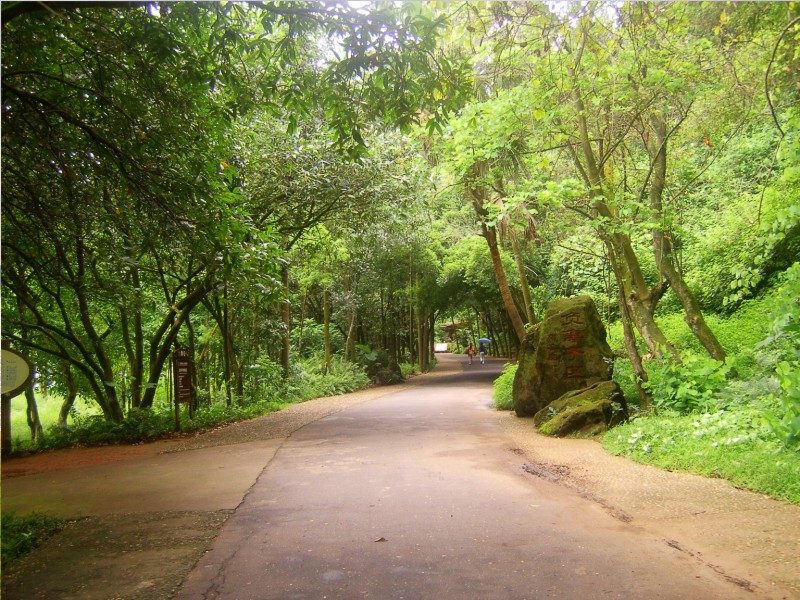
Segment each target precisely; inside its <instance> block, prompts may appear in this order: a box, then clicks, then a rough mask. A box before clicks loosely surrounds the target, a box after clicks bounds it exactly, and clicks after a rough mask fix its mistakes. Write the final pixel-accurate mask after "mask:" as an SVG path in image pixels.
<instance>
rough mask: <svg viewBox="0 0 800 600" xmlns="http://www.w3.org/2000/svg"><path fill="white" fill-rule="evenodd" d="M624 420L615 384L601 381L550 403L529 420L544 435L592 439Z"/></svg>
mask: <svg viewBox="0 0 800 600" xmlns="http://www.w3.org/2000/svg"><path fill="white" fill-rule="evenodd" d="M627 419H628V405H627V404H626V402H625V396H624V395H623V394H622V390H621V389H620V387H619V385H618V384H617V382H616V381H602V382H600V383H595V384H594V385H592V386H590V387H588V388H586V389H583V390H576V391H573V392H567V393H566V394H564V395H563V396H561V398H559V399H558V400H554V401H553V402H551V403H550V404H548V405H547V406H545V407H544V408H543V409H541V410H540V411H539V412H537V413H536V414H535V415H534V417H533V423H534V425H536V428H537V429H538V430H539V431H540V432H542V433H545V434H547V435H553V436H556V437H566V436H568V435H574V436H577V437H593V436H596V435H599V434H601V433H603V432H605V431H608V430H609V429H611V428H612V427H614V426H615V425H619V424H620V423H622V422H623V421H626V420H627Z"/></svg>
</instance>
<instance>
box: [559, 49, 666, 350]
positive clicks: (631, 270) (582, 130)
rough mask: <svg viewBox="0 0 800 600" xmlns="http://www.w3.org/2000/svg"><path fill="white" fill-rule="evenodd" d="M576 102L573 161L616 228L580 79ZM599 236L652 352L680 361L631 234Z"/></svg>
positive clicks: (602, 229) (597, 208) (600, 211)
mask: <svg viewBox="0 0 800 600" xmlns="http://www.w3.org/2000/svg"><path fill="white" fill-rule="evenodd" d="M584 42H585V38H584ZM570 74H571V75H572V77H573V79H576V78H575V73H574V71H573V70H572V69H570ZM573 101H574V104H575V112H576V114H577V117H576V118H577V123H578V135H579V139H580V142H579V145H578V148H579V151H575V150H574V149H573V155H572V156H573V160H574V161H575V166H576V168H577V169H578V171H579V172H580V173H581V175H582V176H583V178H584V180H585V182H586V185H587V187H588V188H589V193H590V194H591V196H592V205H593V207H594V209H595V211H597V213H598V214H599V215H600V216H601V217H603V218H604V219H605V220H607V221H609V222H611V223H612V227H613V224H614V223H615V222H617V221H618V218H617V215H616V214H615V213H614V211H612V210H611V208H610V203H609V199H610V197H613V192H611V191H610V190H608V189H607V187H606V186H605V185H604V183H605V182H604V180H603V179H604V176H603V174H602V171H601V169H600V167H599V166H598V159H597V158H596V157H595V154H594V149H593V148H592V140H591V136H590V135H589V126H588V123H587V120H586V114H587V111H586V105H585V104H584V102H583V97H582V96H581V92H580V86H579V85H578V82H577V80H576V81H575V86H574V88H573ZM607 195H608V197H607ZM598 233H599V235H600V238H601V239H602V241H603V243H604V244H605V246H606V250H607V251H608V255H609V258H610V260H611V265H612V269H613V271H614V276H615V277H616V279H617V286H618V287H619V288H620V289H621V290H622V292H623V299H624V301H625V303H626V305H627V307H628V311H629V313H630V315H631V319H632V321H633V323H634V325H635V326H636V329H637V330H638V331H639V333H640V335H641V336H642V339H643V340H644V342H645V344H647V347H648V349H649V350H650V352H651V353H652V355H653V356H656V357H659V356H661V355H662V353H663V351H664V349H666V350H667V352H668V353H669V354H671V355H673V356H674V357H676V358H677V357H678V353H677V350H676V349H675V347H674V346H673V345H672V344H671V343H670V342H669V341H668V340H667V337H666V336H665V335H664V332H663V331H662V330H661V328H660V327H659V326H658V324H657V323H656V321H655V319H654V317H653V314H654V312H655V307H656V304H657V303H658V300H659V299H660V298H661V296H662V295H663V293H664V288H663V287H657V288H654V289H653V290H651V289H650V287H649V286H648V284H647V282H646V280H645V278H644V274H643V273H642V269H641V266H640V264H639V259H638V257H637V256H636V252H635V251H634V250H633V244H632V243H631V240H630V237H629V236H628V235H627V234H625V233H622V232H620V231H613V230H611V231H609V230H608V229H607V228H606V227H605V226H603V225H600V226H599V231H598Z"/></svg>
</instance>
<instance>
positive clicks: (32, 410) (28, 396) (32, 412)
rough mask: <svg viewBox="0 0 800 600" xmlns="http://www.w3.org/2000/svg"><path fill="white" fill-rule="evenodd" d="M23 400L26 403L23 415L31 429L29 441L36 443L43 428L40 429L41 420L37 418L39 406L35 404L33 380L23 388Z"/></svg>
mask: <svg viewBox="0 0 800 600" xmlns="http://www.w3.org/2000/svg"><path fill="white" fill-rule="evenodd" d="M25 400H26V403H27V406H26V410H25V416H26V418H27V421H28V428H29V429H30V430H31V441H32V442H33V443H34V444H36V442H38V441H39V440H40V439H41V438H42V436H43V435H44V429H42V422H41V420H40V419H39V407H38V406H37V405H36V393H35V392H34V389H33V381H31V383H30V385H28V387H26V388H25Z"/></svg>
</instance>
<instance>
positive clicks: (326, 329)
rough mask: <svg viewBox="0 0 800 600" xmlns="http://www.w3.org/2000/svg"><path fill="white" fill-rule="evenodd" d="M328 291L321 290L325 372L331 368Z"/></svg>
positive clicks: (329, 302) (329, 301) (329, 300)
mask: <svg viewBox="0 0 800 600" xmlns="http://www.w3.org/2000/svg"><path fill="white" fill-rule="evenodd" d="M330 294H331V293H330V292H329V291H328V290H327V289H326V290H324V291H323V292H322V322H323V325H322V327H323V336H324V340H325V374H326V375H327V374H328V373H329V372H330V370H331V299H330Z"/></svg>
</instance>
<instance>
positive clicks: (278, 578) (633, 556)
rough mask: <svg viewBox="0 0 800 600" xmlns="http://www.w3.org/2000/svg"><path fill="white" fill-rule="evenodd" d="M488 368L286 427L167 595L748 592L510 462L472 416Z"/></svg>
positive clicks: (506, 446) (482, 420) (504, 442)
mask: <svg viewBox="0 0 800 600" xmlns="http://www.w3.org/2000/svg"><path fill="white" fill-rule="evenodd" d="M500 366H501V365H500V364H499V363H494V364H489V365H486V366H482V365H480V364H479V363H478V364H473V365H472V366H466V365H461V363H458V364H456V363H451V364H450V369H451V370H450V371H449V374H447V375H446V376H440V377H438V378H436V379H432V380H431V381H430V382H427V383H426V384H425V385H424V386H417V387H412V388H406V389H402V390H400V391H397V392H396V393H391V394H388V395H384V396H383V397H381V398H378V399H376V400H373V401H370V402H366V403H363V404H359V405H356V406H353V407H351V408H348V409H347V410H344V411H342V412H339V413H336V414H334V415H331V416H329V417H327V418H324V419H321V420H318V421H316V422H314V423H311V424H309V425H307V426H305V427H303V428H302V429H300V430H298V431H296V432H295V433H294V434H292V435H291V437H290V438H288V439H287V440H286V441H285V442H284V443H283V444H282V445H281V447H280V448H279V449H278V450H277V452H276V453H275V454H274V456H273V457H272V460H271V461H270V462H269V464H268V465H267V466H266V468H265V469H264V471H263V472H262V473H261V475H260V476H259V478H258V480H257V481H256V483H255V485H254V486H253V487H252V488H251V489H250V490H249V492H248V493H247V495H246V496H245V498H244V500H243V501H242V503H241V505H239V506H238V507H237V509H236V511H235V513H234V514H233V515H232V516H231V517H230V518H229V519H228V521H227V522H226V524H225V525H224V527H223V529H222V532H221V534H220V535H219V536H218V537H217V539H216V540H215V541H214V543H213V546H212V548H211V549H210V551H209V552H208V553H206V554H205V555H204V557H203V558H202V559H201V560H200V561H199V562H198V564H197V565H196V566H195V568H194V569H193V570H192V571H191V572H190V573H189V576H188V578H187V579H186V581H185V582H184V584H183V585H182V587H181V588H180V590H179V591H178V592H177V594H176V595H175V596H174V598H176V599H179V600H199V599H203V600H211V599H225V600H234V599H239V600H266V599H279V598H280V599H286V600H289V599H292V600H295V599H296V600H299V599H312V598H313V599H323V598H331V599H356V598H359V599H361V598H375V599H381V600H388V599H398V600H399V599H405V600H424V599H431V600H434V599H436V600H438V599H441V598H452V599H470V600H473V599H474V600H477V599H487V600H489V599H491V600H497V599H500V598H502V599H509V600H511V599H519V600H522V599H529V600H534V599H537V600H538V599H544V598H565V599H566V598H569V599H578V598H587V599H590V598H626V599H630V598H647V599H657V598H676V599H677V598H681V599H683V598H703V599H707V600H710V599H714V598H720V599H722V598H725V599H733V598H752V595H751V594H750V593H749V592H747V591H745V590H743V589H742V588H741V587H739V586H737V585H735V584H734V583H731V582H729V581H727V580H725V579H724V578H722V577H720V576H719V575H718V574H717V573H715V572H714V571H712V570H711V569H709V568H707V567H705V566H704V565H702V564H698V563H697V561H694V560H692V559H691V558H690V557H688V556H686V554H685V553H681V552H679V551H677V550H676V549H674V548H672V547H670V546H669V545H667V544H665V543H664V541H663V540H662V539H660V538H656V537H653V536H651V535H649V534H647V533H645V532H643V531H641V530H639V529H638V528H636V527H634V526H631V525H629V524H626V523H624V522H621V521H620V520H618V519H614V518H613V517H612V516H610V515H609V514H608V513H607V512H606V511H605V510H603V508H602V507H601V506H599V505H598V504H597V503H595V502H592V501H590V500H586V499H583V498H581V497H580V496H578V495H577V494H576V493H575V492H574V491H572V490H570V489H568V488H564V487H562V486H558V485H556V484H554V483H551V482H548V481H546V480H543V479H541V478H537V477H532V476H530V475H529V474H527V473H525V472H524V471H522V470H521V469H520V460H519V456H518V454H517V452H515V451H514V450H515V449H514V448H513V444H512V443H511V442H510V439H509V438H508V436H507V435H506V434H505V432H504V431H503V429H502V427H500V426H499V425H498V423H497V421H496V420H495V419H488V418H486V415H487V411H488V410H490V406H489V405H490V395H491V387H490V385H491V381H492V379H493V378H494V377H496V376H497V373H498V372H499V368H500ZM461 369H464V370H465V371H464V372H463V373H461V372H459V371H460V370H461Z"/></svg>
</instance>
